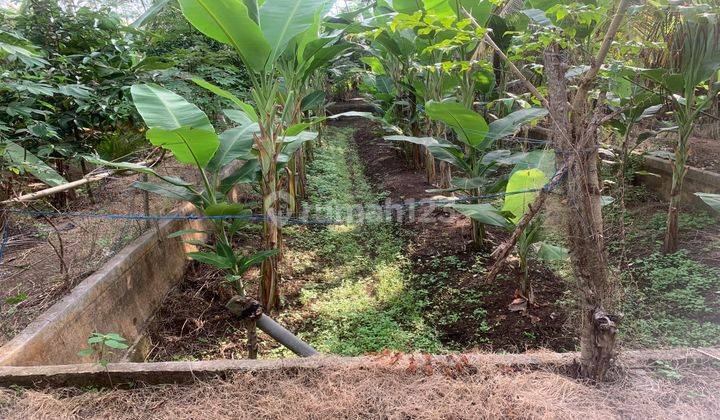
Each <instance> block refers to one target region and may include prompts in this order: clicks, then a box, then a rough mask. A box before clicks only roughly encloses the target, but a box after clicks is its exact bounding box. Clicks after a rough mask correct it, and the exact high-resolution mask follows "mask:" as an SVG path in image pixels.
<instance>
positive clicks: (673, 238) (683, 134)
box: [663, 124, 692, 254]
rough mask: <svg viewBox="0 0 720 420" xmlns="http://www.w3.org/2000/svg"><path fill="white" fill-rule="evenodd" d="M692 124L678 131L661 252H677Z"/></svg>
mask: <svg viewBox="0 0 720 420" xmlns="http://www.w3.org/2000/svg"><path fill="white" fill-rule="evenodd" d="M691 133H692V125H691V124H689V126H688V127H681V128H680V132H679V133H678V144H677V147H676V149H675V162H674V164H673V167H672V168H673V174H672V185H671V187H670V206H669V208H668V215H667V223H666V230H665V240H664V242H663V252H664V253H665V254H672V253H674V252H677V250H678V246H679V234H680V227H679V225H678V217H679V216H680V201H681V200H680V199H681V194H682V188H683V183H684V182H685V174H686V173H687V159H688V156H689V155H690V134H691Z"/></svg>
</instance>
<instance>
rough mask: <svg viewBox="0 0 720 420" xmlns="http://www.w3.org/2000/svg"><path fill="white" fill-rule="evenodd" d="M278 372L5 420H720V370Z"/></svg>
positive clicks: (46, 407)
mask: <svg viewBox="0 0 720 420" xmlns="http://www.w3.org/2000/svg"><path fill="white" fill-rule="evenodd" d="M383 362H384V363H380V362H378V363H376V364H372V365H369V366H367V367H363V368H343V367H328V368H324V369H320V370H312V371H305V370H299V371H296V370H293V371H269V372H255V373H248V374H240V375H237V376H235V377H234V378H231V379H229V380H214V381H209V382H198V383H195V384H191V385H184V386H179V385H161V386H148V387H142V386H138V387H136V388H134V389H126V390H100V391H93V392H88V391H87V390H78V389H58V390H24V391H18V390H2V389H0V417H2V418H5V419H9V420H10V419H22V420H26V419H46V418H63V419H91V418H92V419H104V418H113V419H168V418H172V419H197V418H213V419H225V418H227V419H231V418H232V419H238V418H240V419H265V418H298V419H326V418H372V419H375V418H377V419H388V418H392V419H395V418H402V419H406V418H413V419H438V418H452V419H495V418H513V419H515V418H522V419H536V418H538V419H540V418H542V419H547V418H561V419H576V418H598V419H615V418H638V419H640V418H658V419H674V418H716V417H717V416H718V415H719V414H720V396H719V395H718V393H717V389H719V388H720V370H718V367H717V366H714V365H712V364H706V365H688V364H677V365H672V366H665V367H663V366H657V365H656V366H653V365H644V366H633V367H631V369H629V370H627V371H626V372H625V374H623V375H622V376H620V377H619V378H618V380H617V381H616V382H614V383H609V384H602V385H593V384H589V383H583V382H580V381H576V380H573V379H569V378H567V377H566V376H563V375H561V374H558V373H555V372H552V371H513V370H512V369H498V368H496V367H493V366H487V367H485V368H482V367H481V368H479V369H478V370H477V371H475V372H473V373H470V374H467V373H465V374H456V373H453V372H452V371H451V372H447V371H445V370H443V371H438V370H434V371H426V370H424V369H418V370H416V371H409V370H405V369H402V370H401V369H398V368H393V367H392V366H389V362H388V361H383Z"/></svg>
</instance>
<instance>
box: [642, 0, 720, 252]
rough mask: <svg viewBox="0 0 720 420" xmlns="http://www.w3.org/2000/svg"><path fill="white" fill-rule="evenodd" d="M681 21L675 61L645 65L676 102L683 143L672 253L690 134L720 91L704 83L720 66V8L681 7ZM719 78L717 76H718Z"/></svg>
mask: <svg viewBox="0 0 720 420" xmlns="http://www.w3.org/2000/svg"><path fill="white" fill-rule="evenodd" d="M676 12H677V13H678V14H679V17H680V22H679V23H678V25H677V26H676V29H675V32H674V34H673V36H672V40H671V42H670V52H671V58H672V59H671V65H670V66H669V67H668V68H659V69H651V70H645V71H642V72H641V74H642V75H643V76H645V77H647V78H648V79H650V80H652V81H653V82H655V83H657V85H658V86H660V89H661V91H662V93H663V97H664V99H665V100H666V101H667V102H668V103H669V105H670V106H671V107H672V111H673V118H674V119H675V123H676V124H677V135H678V138H677V144H676V146H675V159H674V162H673V177H672V186H671V189H670V205H669V208H668V215H667V228H666V229H667V230H666V233H665V240H664V244H663V251H664V252H666V253H673V252H676V251H677V249H678V245H679V244H678V233H679V227H678V217H679V213H680V208H679V206H680V197H681V192H682V188H683V184H684V180H685V174H686V172H687V170H686V166H687V161H688V157H689V155H690V137H691V135H692V133H693V129H694V126H695V121H696V119H697V118H698V116H699V115H700V114H701V113H702V112H703V111H704V110H705V109H707V108H708V106H709V105H710V104H711V103H712V102H713V99H714V98H715V97H716V96H717V95H718V91H720V83H717V82H716V83H714V84H713V83H709V85H707V88H706V92H707V93H706V94H705V95H699V94H698V89H699V88H701V87H702V85H704V84H708V81H709V80H711V78H712V76H713V75H716V74H717V72H718V71H719V70H720V23H719V21H718V16H717V15H716V14H710V13H706V10H705V8H703V7H700V6H688V7H685V6H683V7H681V8H679V9H678V10H677V11H676ZM716 79H717V78H716Z"/></svg>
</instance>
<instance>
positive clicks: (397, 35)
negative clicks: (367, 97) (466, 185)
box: [363, 1, 494, 188]
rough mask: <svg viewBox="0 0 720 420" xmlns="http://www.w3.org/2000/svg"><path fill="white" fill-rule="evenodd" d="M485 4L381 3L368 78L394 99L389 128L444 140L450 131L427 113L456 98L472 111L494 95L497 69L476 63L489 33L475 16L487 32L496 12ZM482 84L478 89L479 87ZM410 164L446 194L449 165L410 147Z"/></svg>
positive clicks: (371, 29) (373, 25) (369, 24)
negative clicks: (430, 107) (486, 95)
mask: <svg viewBox="0 0 720 420" xmlns="http://www.w3.org/2000/svg"><path fill="white" fill-rule="evenodd" d="M493 7H494V6H493V5H492V4H491V3H490V2H487V1H478V2H463V1H445V2H393V3H392V5H390V4H387V3H384V2H380V3H378V4H377V5H376V6H375V8H374V9H373V15H372V16H371V17H369V18H367V19H365V20H364V21H363V24H364V25H365V28H366V29H367V32H366V34H365V37H366V40H367V44H368V45H367V52H368V53H369V54H370V55H369V56H368V57H365V58H364V60H363V61H365V63H366V64H368V65H369V66H370V70H371V73H372V75H371V76H370V77H369V78H367V80H368V82H370V83H372V84H374V87H375V90H376V91H377V92H379V93H383V94H385V95H391V96H394V99H393V100H391V101H388V102H390V107H389V109H388V114H386V116H388V117H389V118H388V119H389V120H391V121H392V122H393V123H397V124H398V125H400V126H401V127H403V129H404V131H405V132H408V133H410V134H411V135H413V136H416V137H417V136H423V135H425V136H430V137H440V138H444V137H445V136H446V127H445V125H444V124H443V123H442V122H440V121H438V120H432V119H431V118H429V117H428V113H427V112H425V113H423V110H424V109H425V108H426V107H427V104H428V103H430V102H432V101H434V102H439V101H442V100H443V99H445V98H446V97H448V96H452V95H456V96H457V98H458V99H459V100H460V101H461V102H462V103H464V104H465V105H466V106H467V107H468V108H472V106H473V102H474V100H475V98H476V94H477V93H478V92H484V93H488V92H489V90H491V89H492V85H493V83H494V75H493V73H492V71H491V65H490V63H489V62H487V61H485V60H478V59H477V57H475V51H476V49H477V46H478V40H479V39H480V37H481V36H482V34H483V33H484V28H483V27H473V26H472V20H471V19H469V18H466V17H465V16H466V14H469V15H470V16H471V17H472V18H473V19H474V20H475V21H476V22H481V23H480V24H484V23H485V22H486V21H487V20H488V18H489V16H490V12H491V10H492V9H493ZM476 84H479V86H476ZM405 151H406V155H407V156H408V158H409V160H410V161H411V162H412V163H413V164H414V165H415V166H416V167H417V168H424V169H425V173H426V177H427V180H428V182H429V183H431V184H436V185H438V186H440V187H442V188H448V187H449V186H450V180H451V169H450V165H449V164H447V162H445V161H442V160H441V161H440V162H439V164H436V160H435V158H434V156H433V155H432V153H430V151H429V150H428V149H427V148H426V147H424V146H423V145H418V144H415V145H412V144H410V145H408V146H406V147H405Z"/></svg>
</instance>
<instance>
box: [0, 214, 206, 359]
mask: <svg viewBox="0 0 720 420" xmlns="http://www.w3.org/2000/svg"><path fill="white" fill-rule="evenodd" d="M193 210H194V207H193V206H192V205H191V204H185V205H183V206H181V207H180V208H179V209H178V210H177V211H176V212H175V213H174V214H182V215H186V214H191V213H192V212H193ZM202 226H203V222H200V221H197V220H194V221H187V220H166V221H162V222H161V223H158V224H157V225H156V226H155V227H153V228H151V229H150V230H148V231H147V232H146V233H145V234H143V235H142V236H141V237H139V238H138V239H137V240H135V241H134V242H133V243H131V244H130V245H128V246H127V247H125V248H124V249H123V250H121V251H120V252H119V253H118V254H117V255H115V256H114V257H113V258H112V259H110V260H109V261H108V262H107V263H106V264H105V265H104V266H103V267H101V268H100V269H99V270H98V271H97V272H95V273H94V274H92V275H91V276H90V277H88V278H86V279H85V280H83V281H82V282H81V283H80V284H79V285H77V286H76V287H75V288H74V289H73V290H72V292H71V293H70V294H69V295H68V296H65V297H64V298H63V299H62V300H60V301H59V302H57V303H56V304H55V305H53V306H52V307H51V308H50V309H48V310H47V311H46V312H44V313H43V314H41V315H40V316H39V317H38V318H37V319H35V320H34V321H33V322H32V323H31V324H30V325H28V327H27V328H25V329H24V330H23V331H21V332H20V333H19V334H18V335H17V336H15V337H14V338H13V339H12V340H11V341H9V342H8V343H6V344H5V345H4V346H3V347H1V348H0V366H32V365H51V364H73V363H82V362H87V361H88V359H87V358H84V359H83V358H81V357H79V356H77V354H76V353H77V352H78V351H79V350H81V349H83V348H86V347H87V344H86V340H87V338H88V336H89V335H90V333H92V332H94V331H98V332H117V333H119V334H121V335H122V336H123V337H125V338H126V339H127V340H128V342H130V343H132V342H133V341H135V340H136V339H137V338H138V337H139V336H140V335H141V333H142V331H143V329H144V327H145V323H146V321H147V320H148V318H149V317H150V316H152V314H153V313H154V312H155V310H156V309H157V308H158V306H159V305H160V303H161V302H162V300H163V299H164V297H165V296H166V295H167V293H168V292H169V291H170V289H171V288H172V287H173V286H174V285H175V284H177V283H178V282H179V281H180V280H181V279H182V278H183V275H184V273H185V268H186V262H187V261H186V256H185V253H186V251H187V250H189V249H188V248H190V247H191V246H190V245H187V244H184V243H183V241H182V240H181V239H180V238H172V239H169V238H167V236H168V234H170V233H172V232H175V231H177V230H180V229H191V228H192V229H202ZM185 239H189V237H188V236H186V237H185ZM193 239H201V240H203V239H204V238H203V237H202V235H195V237H194V238H193ZM119 356H121V355H118V357H119ZM113 359H117V357H115V358H113Z"/></svg>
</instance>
